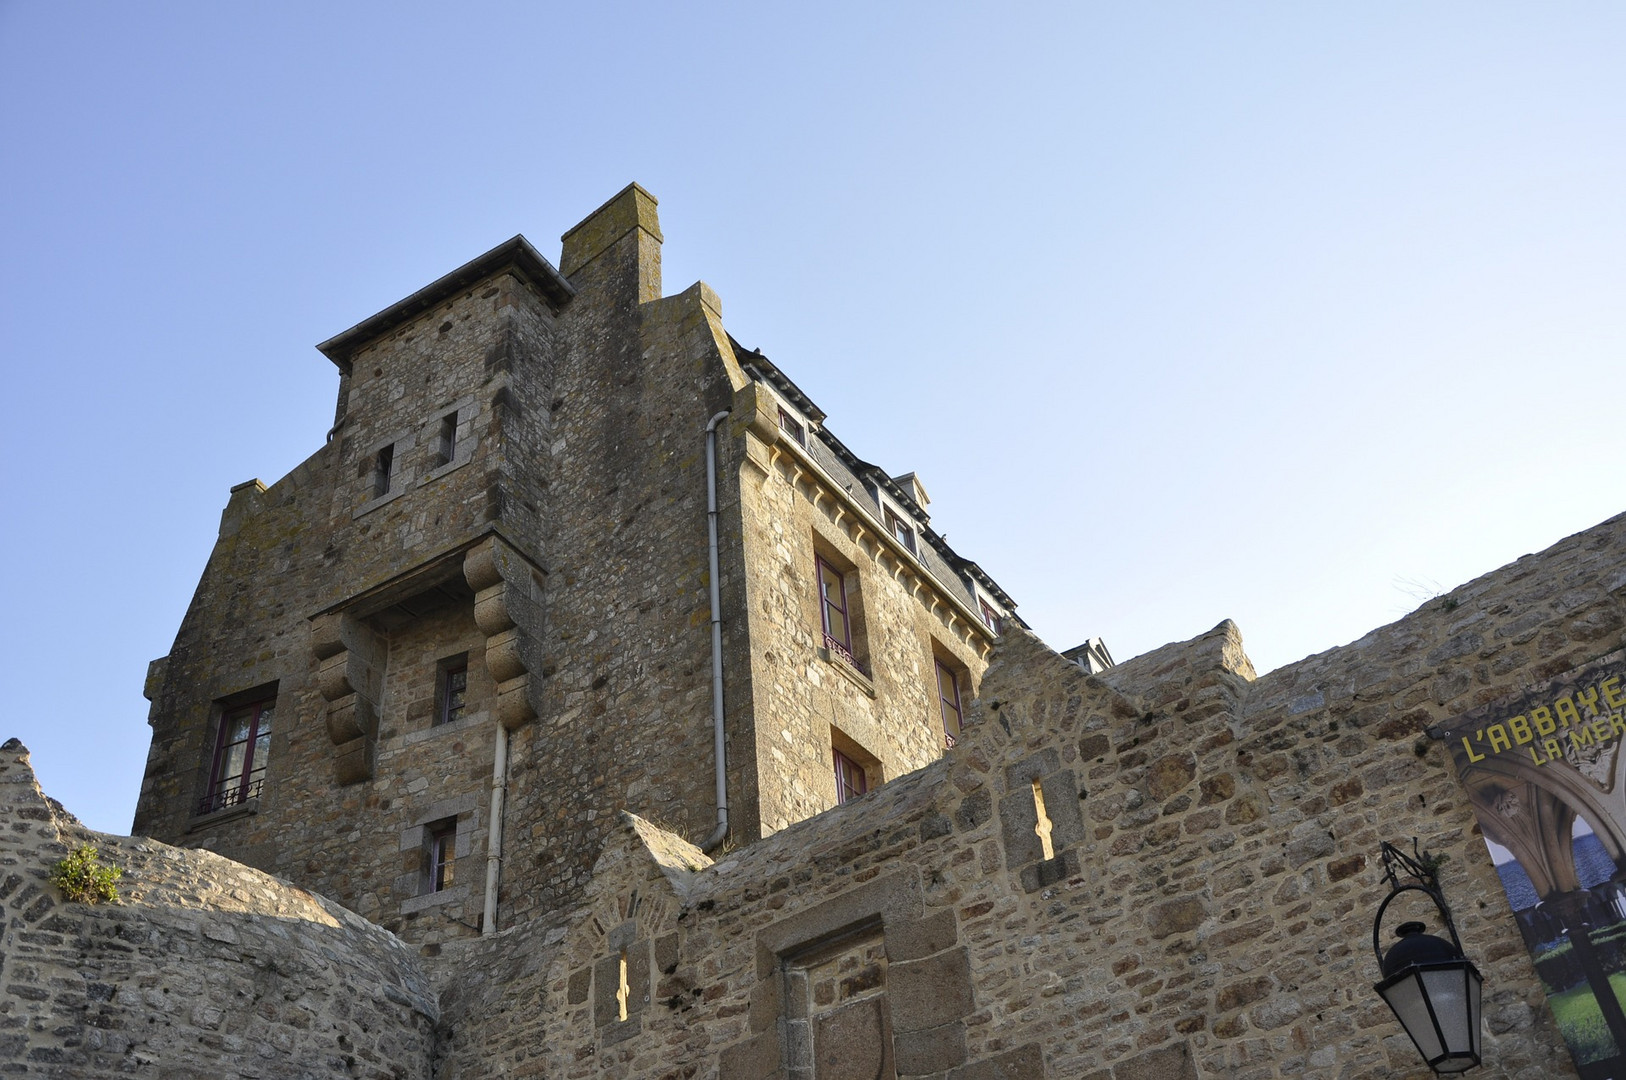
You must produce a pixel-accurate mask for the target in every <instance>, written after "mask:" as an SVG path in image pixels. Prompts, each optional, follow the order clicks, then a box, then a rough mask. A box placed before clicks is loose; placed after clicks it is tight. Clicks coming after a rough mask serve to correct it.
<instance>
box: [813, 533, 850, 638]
mask: <svg viewBox="0 0 1626 1080" xmlns="http://www.w3.org/2000/svg"><path fill="white" fill-rule="evenodd" d="M813 562H814V567H815V569H816V570H817V571H818V576H819V619H820V621H821V623H822V625H823V628H824V644H825V647H826V648H829V649H831V650H839V651H840V653H841V655H842V656H844V657H845V658H846V659H848V660H852V661H853V663H855V664H856V663H857V661H856V660H853V632H852V620H851V619H850V618H848V615H847V578H846V575H844V574H842V573H841V571H839V570H837V569H836V568H835V567H833V566H831V565H830V564H829V563H827V562H825V561H824V556H822V555H820V556H817V557H815V558H814V560H813Z"/></svg>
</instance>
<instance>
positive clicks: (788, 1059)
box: [436, 518, 1626, 1080]
mask: <svg viewBox="0 0 1626 1080" xmlns="http://www.w3.org/2000/svg"><path fill="white" fill-rule="evenodd" d="M1623 626H1626V518H1617V519H1615V520H1612V521H1609V522H1605V523H1604V524H1602V525H1600V526H1598V527H1597V528H1595V529H1593V530H1590V531H1589V532H1587V533H1583V534H1581V535H1579V536H1576V537H1572V538H1570V539H1568V540H1566V541H1563V542H1562V543H1560V544H1558V545H1556V546H1555V547H1554V548H1552V549H1551V550H1549V551H1547V552H1544V553H1543V554H1541V555H1539V556H1530V557H1526V558H1525V559H1523V560H1520V561H1519V562H1518V563H1515V564H1513V565H1512V566H1510V567H1507V568H1505V569H1504V570H1502V571H1499V572H1498V573H1496V574H1492V575H1488V576H1487V577H1485V578H1482V579H1479V580H1477V581H1474V582H1470V583H1469V584H1467V585H1464V586H1462V587H1461V588H1460V589H1457V590H1454V591H1453V592H1451V593H1449V594H1447V595H1446V596H1444V597H1440V598H1437V599H1436V600H1433V601H1431V602H1430V603H1429V604H1427V605H1425V606H1424V607H1423V608H1422V609H1420V610H1419V611H1417V612H1416V613H1414V614H1413V615H1411V616H1409V617H1408V618H1406V619H1404V620H1402V621H1401V622H1398V623H1396V624H1393V625H1391V626H1388V627H1384V628H1382V629H1380V630H1376V631H1374V632H1373V633H1371V634H1369V635H1367V636H1366V637H1365V638H1363V639H1361V640H1360V641H1358V642H1355V643H1353V644H1351V645H1349V646H1345V647H1344V648H1341V649H1335V650H1332V651H1330V652H1327V653H1323V654H1320V655H1317V656H1313V657H1310V658H1308V659H1306V660H1304V661H1302V662H1300V663H1299V664H1295V665H1291V666H1289V667H1287V668H1284V669H1281V670H1280V671H1277V672H1273V673H1271V674H1269V675H1267V676H1265V677H1263V678H1259V679H1255V678H1254V677H1253V672H1252V670H1251V667H1250V665H1249V664H1248V662H1247V658H1246V656H1245V654H1244V653H1243V651H1242V647H1241V641H1240V637H1239V635H1238V633H1237V631H1236V629H1235V627H1233V626H1231V625H1230V624H1229V623H1226V624H1222V625H1221V626H1220V627H1218V628H1216V629H1215V630H1214V631H1212V632H1210V633H1208V634H1205V635H1203V636H1201V637H1199V638H1197V639H1194V640H1193V641H1190V642H1186V643H1182V644H1176V645H1170V646H1167V647H1165V648H1163V649H1160V650H1156V651H1155V652H1153V653H1150V654H1147V655H1145V656H1142V657H1139V658H1137V659H1135V660H1133V661H1130V662H1129V663H1127V664H1124V665H1122V666H1121V667H1119V668H1117V669H1114V670H1113V671H1111V672H1109V673H1107V675H1106V676H1104V677H1103V676H1097V677H1090V676H1086V675H1085V674H1084V673H1083V672H1081V671H1080V670H1079V669H1078V668H1077V667H1076V666H1073V665H1071V664H1068V663H1066V662H1064V661H1062V660H1061V658H1059V657H1057V656H1056V655H1055V654H1054V653H1052V652H1050V651H1049V650H1048V649H1046V648H1044V647H1043V646H1042V645H1040V644H1039V643H1038V642H1037V641H1034V640H1033V639H1031V638H1029V637H1027V636H1026V635H1023V634H1021V633H1013V634H1010V635H1008V636H1007V637H1006V638H1005V639H1003V640H1002V642H1001V644H1000V645H999V646H998V648H997V649H996V653H995V659H994V662H993V664H992V665H991V666H990V667H989V669H988V671H987V673H986V675H985V678H984V681H983V684H982V697H981V699H980V701H979V703H978V705H977V706H976V709H975V717H974V720H973V724H972V729H971V730H970V731H968V733H967V737H966V739H965V740H964V741H963V742H962V743H961V745H960V746H959V747H957V748H956V749H954V750H952V751H950V753H949V754H948V756H947V757H946V758H944V759H943V760H941V761H939V762H936V763H934V764H932V765H929V766H927V767H926V768H924V769H921V770H919V771H917V772H915V773H911V774H909V775H907V776H905V777H902V778H901V779H898V780H897V781H895V782H893V783H890V784H888V785H886V786H885V787H884V788H882V789H881V790H879V791H878V792H874V793H872V794H870V795H869V796H867V797H865V798H863V799H860V800H858V801H856V802H853V803H849V804H847V805H845V806H842V807H839V808H837V809H835V810H832V811H830V812H829V813H826V814H822V815H820V816H818V817H816V818H813V819H810V820H807V821H804V822H801V823H799V824H796V825H792V826H791V827H789V828H787V829H785V830H783V831H781V832H778V833H776V834H775V835H773V836H771V837H769V838H767V839H765V840H763V841H761V842H759V843H756V844H753V845H750V846H748V847H746V848H743V849H741V850H738V851H734V852H730V853H729V854H727V855H725V856H724V857H722V858H721V859H720V860H719V861H717V862H716V863H710V862H709V861H708V860H706V859H705V858H704V857H703V856H701V855H700V854H699V853H698V852H697V851H695V850H693V849H691V848H689V847H688V846H687V845H685V844H683V843H682V842H681V841H680V840H678V839H677V838H675V837H670V836H667V835H665V834H663V833H661V832H660V830H657V829H654V828H653V827H651V826H649V825H648V824H647V823H644V822H641V821H637V820H635V819H627V820H626V822H625V825H624V827H623V828H622V830H621V831H620V833H619V838H618V839H615V840H613V841H612V842H611V844H610V845H609V847H608V848H607V849H606V852H605V855H604V857H603V859H602V860H601V861H600V863H599V866H598V869H597V872H596V873H595V875H594V877H593V880H592V882H591V884H590V885H589V887H588V890H587V893H586V903H585V904H584V905H583V906H582V907H580V908H578V909H576V910H575V911H574V912H572V913H569V914H568V915H565V914H564V913H561V916H560V918H558V919H557V920H556V921H554V922H551V923H544V924H538V925H536V926H533V927H528V928H524V929H522V930H516V931H512V932H511V935H512V936H510V935H499V936H498V937H497V938H491V939H483V940H481V941H478V942H470V943H456V944H452V945H448V946H447V951H446V952H444V953H443V954H442V955H441V957H440V959H439V960H438V961H436V963H437V965H441V975H440V977H441V978H442V979H443V980H444V981H443V983H442V987H443V992H442V1003H443V1007H444V1008H445V1009H446V1013H447V1026H448V1029H449V1030H453V1031H456V1032H457V1035H456V1036H455V1046H452V1047H451V1048H450V1049H449V1051H448V1053H447V1055H446V1057H445V1060H444V1064H443V1073H442V1075H443V1076H445V1077H465V1076H474V1075H478V1074H479V1072H478V1070H479V1069H480V1068H486V1069H508V1070H510V1071H511V1074H512V1075H519V1076H547V1077H558V1078H570V1077H587V1076H605V1077H616V1078H632V1077H649V1078H657V1077H658V1078H662V1080H666V1078H678V1077H690V1076H696V1077H710V1076H713V1075H715V1076H717V1077H719V1078H720V1080H767V1078H770V1077H776V1078H785V1080H789V1078H793V1077H794V1078H804V1077H805V1078H819V1080H824V1078H829V1077H847V1076H866V1077H868V1076H875V1075H891V1073H889V1072H887V1071H886V1070H888V1069H891V1070H894V1071H895V1072H896V1074H897V1075H899V1076H932V1077H947V1078H951V1080H992V1078H996V1077H997V1078H1005V1080H1011V1078H1018V1077H1021V1078H1029V1077H1041V1076H1043V1077H1053V1078H1062V1077H1066V1078H1069V1080H1073V1078H1084V1080H1149V1078H1156V1080H1162V1078H1170V1080H1174V1078H1192V1077H1231V1078H1241V1080H1263V1078H1266V1077H1288V1076H1326V1077H1340V1078H1359V1077H1372V1078H1376V1077H1388V1076H1397V1075H1401V1076H1418V1077H1420V1076H1423V1075H1427V1074H1426V1070H1424V1069H1423V1068H1422V1067H1421V1063H1420V1061H1419V1059H1418V1058H1417V1056H1416V1053H1415V1051H1414V1050H1413V1048H1412V1047H1411V1045H1410V1043H1409V1042H1408V1041H1407V1039H1406V1037H1405V1036H1404V1035H1403V1034H1402V1033H1401V1031H1400V1029H1399V1026H1398V1025H1397V1024H1396V1023H1395V1021H1394V1020H1393V1017H1392V1016H1391V1015H1390V1013H1389V1012H1388V1009H1387V1008H1386V1007H1385V1006H1384V1005H1383V1004H1382V1002H1381V1001H1380V1000H1379V999H1378V998H1377V996H1376V995H1375V994H1374V993H1373V992H1372V990H1371V985H1372V983H1373V982H1375V981H1376V979H1377V971H1376V963H1375V961H1374V960H1373V959H1372V956H1371V952H1370V940H1371V939H1370V935H1371V919H1372V916H1373V914H1374V912H1375V911H1376V908H1377V905H1378V902H1379V901H1380V900H1381V899H1382V897H1383V896H1384V894H1385V892H1386V886H1385V885H1384V883H1383V882H1382V880H1381V876H1380V874H1379V870H1378V867H1377V866H1376V865H1375V861H1376V854H1377V850H1378V845H1379V843H1380V842H1381V841H1383V840H1391V841H1399V842H1405V841H1406V840H1407V838H1408V837H1413V836H1415V837H1417V838H1418V839H1419V840H1420V841H1421V843H1422V845H1423V846H1424V847H1425V848H1426V849H1428V850H1430V851H1432V852H1434V853H1436V854H1439V855H1443V856H1445V862H1444V864H1443V868H1442V871H1441V873H1442V884H1443V888H1444V890H1445V893H1446V896H1447V898H1448V899H1449V900H1450V901H1451V902H1452V903H1453V905H1454V907H1455V909H1456V914H1457V916H1458V922H1459V928H1460V930H1461V933H1462V936H1463V940H1464V942H1465V944H1466V947H1467V949H1468V951H1469V953H1470V955H1471V957H1472V958H1473V959H1474V960H1475V961H1476V962H1477V963H1478V964H1479V966H1480V968H1481V970H1482V971H1483V972H1484V975H1485V979H1486V1004H1485V1030H1486V1036H1485V1046H1486V1061H1487V1067H1486V1069H1485V1071H1484V1073H1483V1075H1488V1076H1506V1077H1519V1078H1522V1080H1536V1078H1538V1077H1543V1078H1544V1077H1552V1076H1569V1075H1573V1074H1574V1070H1573V1067H1572V1065H1571V1062H1570V1058H1569V1055H1568V1053H1567V1051H1566V1050H1565V1048H1564V1046H1563V1043H1562V1040H1561V1039H1560V1037H1559V1035H1558V1033H1557V1031H1556V1029H1555V1027H1554V1024H1553V1021H1552V1018H1551V1015H1550V1013H1549V1012H1548V1010H1547V1007H1546V1004H1545V1000H1544V995H1543V992H1542V989H1541V985H1540V982H1539V980H1538V979H1537V978H1536V976H1535V973H1534V972H1533V970H1532V968H1531V964H1530V961H1529V959H1528V957H1527V954H1526V952H1525V949H1524V946H1523V944H1522V942H1521V940H1520V937H1519V933H1518V931H1517V929H1516V927H1515V925H1514V922H1513V919H1512V918H1511V916H1510V914H1509V912H1508V910H1507V904H1506V901H1505V899H1504V897H1503V894H1502V890H1501V885H1500V883H1499V880H1498V878H1497V876H1496V873H1495V871H1494V869H1493V867H1492V866H1491V864H1490V860H1489V857H1488V856H1487V854H1486V851H1485V848H1484V845H1483V841H1482V840H1481V838H1480V836H1479V835H1478V830H1477V827H1476V825H1475V822H1474V819H1473V816H1472V814H1471V812H1470V810H1469V807H1468V805H1467V800H1466V798H1465V797H1464V794H1463V792H1462V789H1461V786H1460V784H1459V783H1458V781H1457V779H1456V776H1455V774H1454V770H1453V767H1452V765H1451V763H1450V761H1449V759H1448V755H1447V754H1446V752H1445V751H1444V749H1443V747H1442V746H1441V744H1440V743H1439V742H1438V741H1436V740H1434V739H1432V738H1430V737H1428V736H1427V734H1426V733H1425V729H1426V728H1428V727H1429V726H1430V725H1431V724H1433V723H1436V722H1438V721H1442V720H1445V719H1448V718H1450V717H1452V716H1454V715H1457V714H1458V713H1459V712H1461V711H1464V710H1467V709H1469V708H1471V707H1474V706H1477V705H1480V704H1483V703H1485V702H1488V701H1493V700H1496V699H1498V698H1501V697H1503V696H1506V695H1507V694H1508V693H1509V692H1510V691H1511V690H1514V689H1516V688H1518V687H1520V686H1522V685H1525V684H1527V683H1529V682H1531V681H1539V680H1541V679H1545V678H1548V677H1550V676H1552V675H1553V674H1556V673H1559V672H1561V671H1563V670H1567V669H1569V668H1571V667H1574V666H1576V665H1578V664H1580V663H1584V662H1586V661H1587V660H1590V659H1592V658H1594V657H1597V656H1601V655H1604V654H1607V653H1609V652H1611V651H1612V650H1614V649H1616V648H1618V647H1619V646H1620V644H1621V638H1622V627H1623ZM1041 821H1042V822H1043V823H1044V824H1043V826H1042V827H1041ZM1047 841H1048V843H1049V845H1050V848H1049V850H1048V851H1047V850H1046V847H1045V845H1046V842H1047ZM519 957H526V958H528V959H527V960H526V961H524V962H520V961H519V960H518V958H519ZM493 964H497V965H500V968H501V971H502V975H501V978H500V981H495V980H492V979H490V978H488V977H486V976H485V975H474V974H472V973H474V972H485V971H487V970H489V969H490V967H491V965H493ZM623 1016H625V1018H624V1019H623Z"/></svg>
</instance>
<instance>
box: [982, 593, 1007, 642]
mask: <svg viewBox="0 0 1626 1080" xmlns="http://www.w3.org/2000/svg"><path fill="white" fill-rule="evenodd" d="M977 603H978V604H979V605H981V608H982V621H983V623H984V624H986V625H987V627H988V629H990V630H992V631H993V632H994V633H996V634H997V633H999V628H1000V626H1001V625H1002V624H1003V623H1004V621H1005V616H1003V615H1001V614H1000V613H999V612H997V611H995V610H994V609H993V607H991V606H990V605H989V603H988V601H986V600H984V599H983V598H982V597H980V596H979V597H978V598H977Z"/></svg>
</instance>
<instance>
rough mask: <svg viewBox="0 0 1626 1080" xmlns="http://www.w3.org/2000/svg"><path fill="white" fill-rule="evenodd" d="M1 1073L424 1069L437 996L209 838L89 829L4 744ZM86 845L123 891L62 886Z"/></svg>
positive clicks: (336, 916) (350, 921) (358, 931)
mask: <svg viewBox="0 0 1626 1080" xmlns="http://www.w3.org/2000/svg"><path fill="white" fill-rule="evenodd" d="M0 822H4V829H0V919H3V923H0V1072H4V1073H5V1074H6V1075H7V1076H27V1077H34V1076H37V1077H70V1078H73V1080H100V1078H112V1077H132V1076H133V1077H150V1078H152V1080H219V1078H222V1077H264V1078H267V1080H269V1078H273V1077H275V1078H277V1080H284V1078H287V1080H305V1078H315V1077H332V1076H353V1077H367V1078H370V1080H429V1077H430V1076H431V1067H432V1061H433V1046H434V1025H435V1021H436V1018H437V1016H438V1008H437V1005H436V1003H435V996H434V993H433V990H432V989H431V986H430V984H429V982H428V980H427V978H426V977H425V976H424V973H423V971H422V970H421V968H420V967H419V964H418V961H417V958H416V957H415V956H414V955H413V950H412V949H411V948H410V947H408V946H406V945H404V944H402V943H401V942H400V941H399V940H397V939H396V938H395V937H394V936H392V935H391V934H389V933H387V932H386V931H384V930H381V929H379V928H378V927H376V926H373V925H372V924H370V923H368V922H367V921H366V920H364V919H362V918H360V917H359V916H356V915H354V914H352V913H350V912H348V911H345V910H344V909H343V908H341V907H339V906H338V905H336V904H333V903H331V902H329V901H326V900H323V899H321V898H320V897H317V896H314V895H312V894H311V893H308V892H305V891H303V890H301V889H297V888H295V887H293V886H291V885H289V884H287V883H286V882H283V881H279V880H277V879H276V878H273V877H270V876H269V875H266V874H263V873H261V872H259V871H257V870H251V869H249V868H248V867H245V866H242V865H240V864H237V863H234V862H231V861H229V860H226V859H223V858H221V857H219V856H218V855H213V854H211V853H209V852H205V851H188V850H183V849H179V848H173V847H169V846H167V845H164V844H159V843H156V842H153V841H150V840H140V839H130V838H126V837H113V836H107V835H104V834H101V833H95V832H92V831H90V830H88V829H85V828H83V827H82V826H80V825H79V823H78V822H77V821H75V820H74V819H73V818H72V817H70V816H69V815H67V814H66V813H65V812H63V811H62V809H61V807H60V806H58V805H56V804H55V803H53V802H51V801H49V800H47V799H46V798H45V797H44V796H43V795H42V794H41V793H40V790H39V787H38V785H37V783H36V782H35V780H34V775H33V771H32V769H30V768H29V766H28V753H27V750H26V749H24V748H23V746H22V744H20V743H19V742H17V741H16V740H15V739H13V740H12V741H10V742H8V743H6V744H5V745H4V746H0ZM80 844H92V845H94V846H96V847H97V848H99V849H100V851H101V852H102V856H103V860H104V862H106V863H107V864H109V865H114V866H118V867H121V868H123V870H124V876H123V878H122V880H121V881H120V882H119V891H120V893H121V899H120V901H119V902H118V903H114V904H97V905H86V904H78V903H70V902H68V901H66V900H65V899H63V898H62V896H61V895H60V894H59V893H58V892H57V890H56V889H55V887H53V886H52V885H51V884H50V883H49V881H48V874H49V871H50V868H51V866H52V865H54V864H55V863H56V862H57V861H58V860H59V859H61V858H62V857H63V856H64V855H66V854H67V853H68V851H69V850H70V849H72V848H74V847H77V846H78V845H80Z"/></svg>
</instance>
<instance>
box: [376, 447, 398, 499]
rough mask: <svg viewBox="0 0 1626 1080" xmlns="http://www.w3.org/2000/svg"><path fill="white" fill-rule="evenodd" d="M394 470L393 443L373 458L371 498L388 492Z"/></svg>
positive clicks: (379, 496)
mask: <svg viewBox="0 0 1626 1080" xmlns="http://www.w3.org/2000/svg"><path fill="white" fill-rule="evenodd" d="M394 472H395V444H394V443H391V444H390V445H389V446H386V447H384V449H382V450H380V451H379V452H378V456H377V457H376V458H374V459H373V498H375V499H377V498H381V497H383V496H385V495H388V494H389V493H390V477H391V475H392V474H393V473H394Z"/></svg>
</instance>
